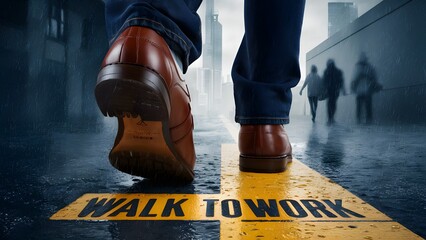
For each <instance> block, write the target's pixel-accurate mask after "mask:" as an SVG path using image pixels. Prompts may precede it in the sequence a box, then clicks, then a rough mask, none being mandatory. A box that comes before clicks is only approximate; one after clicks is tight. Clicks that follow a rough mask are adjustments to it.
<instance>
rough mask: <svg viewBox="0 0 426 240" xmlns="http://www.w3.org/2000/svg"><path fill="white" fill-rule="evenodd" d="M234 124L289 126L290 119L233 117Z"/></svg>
mask: <svg viewBox="0 0 426 240" xmlns="http://www.w3.org/2000/svg"><path fill="white" fill-rule="evenodd" d="M235 122H237V123H239V124H242V125H244V124H250V125H276V124H279V125H282V124H289V123H290V119H289V118H288V117H287V118H271V117H241V116H235Z"/></svg>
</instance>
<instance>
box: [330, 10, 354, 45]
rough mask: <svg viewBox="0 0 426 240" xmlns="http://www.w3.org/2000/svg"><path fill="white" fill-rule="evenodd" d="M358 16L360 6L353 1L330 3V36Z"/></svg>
mask: <svg viewBox="0 0 426 240" xmlns="http://www.w3.org/2000/svg"><path fill="white" fill-rule="evenodd" d="M357 17H358V7H357V6H356V4H355V3H351V2H329V3H328V36H329V37H330V36H332V35H334V34H335V33H337V32H338V31H340V30H341V29H342V28H344V27H345V26H347V25H348V24H349V23H351V22H353V21H354V20H355V19H356V18H357Z"/></svg>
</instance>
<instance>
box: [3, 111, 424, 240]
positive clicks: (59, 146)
mask: <svg viewBox="0 0 426 240" xmlns="http://www.w3.org/2000/svg"><path fill="white" fill-rule="evenodd" d="M195 121H196V127H195V130H196V131H195V141H196V151H197V158H198V160H197V161H198V164H197V165H196V169H195V172H196V179H195V181H194V182H193V184H190V185H186V186H170V185H169V186H164V185H158V184H156V183H153V182H151V181H147V180H143V179H141V178H137V177H131V176H129V175H126V174H123V173H120V172H118V171H116V170H115V169H113V168H112V167H111V166H110V165H109V163H108V161H107V159H106V156H107V155H108V152H109V148H110V147H111V145H112V140H113V138H114V135H115V122H114V121H112V122H109V123H107V124H106V125H105V126H106V127H105V128H102V131H100V130H99V129H98V130H91V131H75V130H73V131H70V130H69V129H68V130H67V129H55V130H53V131H50V132H46V133H40V132H38V133H28V132H26V133H19V134H16V133H15V134H13V135H2V137H1V138H0V155H1V161H2V168H1V169H0V179H2V183H1V188H0V196H1V197H0V205H1V211H0V226H1V227H0V228H1V236H5V237H6V238H7V239H28V236H29V235H28V234H31V236H33V238H34V239H62V238H71V239H80V238H93V239H135V238H142V237H143V238H146V239H158V238H168V236H174V237H173V238H177V239H188V238H192V239H200V238H205V239H218V237H219V222H197V221H193V222H183V221H182V222H164V221H157V222H152V221H147V222H127V221H125V222H67V221H65V222H56V221H49V220H48V218H49V217H50V216H51V215H52V214H53V213H55V212H56V211H58V210H59V209H60V208H62V207H64V206H66V205H68V204H69V203H70V202H72V201H74V200H75V199H77V198H78V197H80V196H81V195H83V194H84V193H104V192H108V193H112V192H128V193H138V192H145V193H213V194H215V193H219V190H220V167H219V166H220V145H221V144H222V143H232V142H233V140H232V138H231V136H230V135H229V133H228V132H227V131H226V129H225V128H224V126H223V124H222V122H221V121H220V119H219V118H206V117H198V118H196V119H195ZM286 129H287V130H288V132H289V135H290V139H291V141H292V144H293V147H294V154H295V156H296V157H297V158H298V159H300V160H301V161H302V162H304V163H305V164H307V165H308V166H310V167H311V168H313V169H315V170H317V171H318V172H320V173H322V174H323V175H325V176H327V177H329V178H331V179H332V180H333V181H335V182H337V183H339V184H340V185H342V186H343V187H345V188H347V189H348V190H349V191H351V192H353V193H354V194H356V195H358V196H359V197H361V198H362V199H364V200H366V201H367V202H369V203H370V204H371V205H373V206H374V207H376V208H378V209H379V210H381V211H382V212H384V213H385V214H387V215H388V216H390V217H391V218H393V219H395V220H396V221H398V222H400V223H401V224H403V225H405V226H406V227H408V228H409V229H411V230H413V231H414V232H416V233H417V234H420V235H421V236H423V237H425V236H426V230H425V229H426V228H425V227H424V225H422V224H424V222H426V200H425V199H426V190H425V186H426V179H425V178H424V173H426V161H425V159H426V149H425V148H424V142H425V140H426V137H425V135H424V133H425V132H426V126H418V125H410V126H374V125H371V126H363V125H362V126H345V125H342V124H336V125H334V126H331V127H327V126H326V125H325V124H321V123H316V124H312V123H311V122H310V119H309V117H295V118H292V123H291V124H290V125H288V126H287V127H286ZM413 219H416V221H413Z"/></svg>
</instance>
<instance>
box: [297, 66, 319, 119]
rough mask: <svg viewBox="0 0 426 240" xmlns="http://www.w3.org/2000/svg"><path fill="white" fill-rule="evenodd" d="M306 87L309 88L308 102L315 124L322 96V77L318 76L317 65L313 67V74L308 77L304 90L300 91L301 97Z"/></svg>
mask: <svg viewBox="0 0 426 240" xmlns="http://www.w3.org/2000/svg"><path fill="white" fill-rule="evenodd" d="M306 86H308V100H309V106H310V107H311V115H312V122H315V117H316V115H317V107H318V96H319V95H320V90H321V77H320V76H319V75H318V69H317V66H315V65H312V66H311V72H310V73H309V74H308V76H307V77H306V79H305V83H304V84H303V87H302V89H300V92H299V94H300V95H302V91H303V89H305V87H306Z"/></svg>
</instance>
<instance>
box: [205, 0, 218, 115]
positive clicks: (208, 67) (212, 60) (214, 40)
mask: <svg viewBox="0 0 426 240" xmlns="http://www.w3.org/2000/svg"><path fill="white" fill-rule="evenodd" d="M205 2H206V20H205V25H206V30H205V33H206V39H205V43H204V46H203V68H204V69H205V71H206V73H209V74H211V75H212V76H211V77H207V76H205V84H204V86H205V89H204V91H205V93H207V94H208V102H209V103H208V105H209V108H210V109H214V108H215V106H214V105H215V103H219V102H220V101H219V100H220V99H221V98H222V24H221V23H220V22H219V14H218V13H217V12H215V10H214V0H206V1H205Z"/></svg>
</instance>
